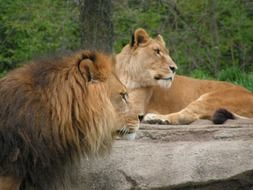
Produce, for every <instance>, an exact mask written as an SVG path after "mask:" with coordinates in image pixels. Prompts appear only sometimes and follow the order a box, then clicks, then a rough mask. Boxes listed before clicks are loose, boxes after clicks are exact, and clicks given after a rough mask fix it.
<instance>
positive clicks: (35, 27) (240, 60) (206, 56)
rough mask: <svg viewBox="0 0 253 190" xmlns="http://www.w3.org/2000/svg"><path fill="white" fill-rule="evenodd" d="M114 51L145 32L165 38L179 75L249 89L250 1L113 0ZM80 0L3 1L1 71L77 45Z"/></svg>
mask: <svg viewBox="0 0 253 190" xmlns="http://www.w3.org/2000/svg"><path fill="white" fill-rule="evenodd" d="M112 3H113V18H112V20H113V24H114V51H115V53H117V52H119V51H120V49H121V48H122V47H123V46H124V45H125V44H127V43H128V42H129V40H130V37H131V34H132V32H133V31H134V30H135V29H136V28H138V27H143V28H145V29H146V30H147V31H148V32H149V33H150V34H152V35H156V34H157V33H160V34H162V35H163V37H164V39H165V41H166V44H167V47H168V48H169V49H170V52H171V56H172V57H173V59H174V60H175V62H176V63H177V65H178V67H179V73H180V74H185V75H189V76H193V77H197V78H208V79H218V80H227V81H231V82H234V83H236V84H241V85H244V86H245V87H247V88H248V89H250V90H251V91H253V2H252V1H251V0H222V1H219V0H185V1H182V0H181V1H179V0H157V1H152V0H112ZM79 7H80V6H79V1H78V0H40V1H34V0H1V1H0V10H1V11H0V73H1V74H2V75H3V74H4V73H6V72H7V71H8V70H10V69H13V68H15V67H16V66H18V65H19V64H20V63H23V62H25V61H27V60H29V59H31V58H32V57H34V56H38V55H41V54H48V53H54V52H57V51H62V50H75V49H78V48H80V47H81V44H80V41H81V40H80V36H81V31H80V22H79V16H80V8H79Z"/></svg>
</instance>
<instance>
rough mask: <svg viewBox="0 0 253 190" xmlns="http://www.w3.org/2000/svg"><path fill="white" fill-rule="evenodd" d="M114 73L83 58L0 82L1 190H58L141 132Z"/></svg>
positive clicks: (47, 63) (109, 62)
mask: <svg viewBox="0 0 253 190" xmlns="http://www.w3.org/2000/svg"><path fill="white" fill-rule="evenodd" d="M114 65H115V64H114V61H113V59H112V58H111V57H110V56H107V55H105V54H103V53H98V52H93V51H88V50H81V51H78V52H76V53H72V54H68V55H65V56H60V57H55V58H47V59H45V58H44V59H41V60H36V61H32V62H31V63H30V64H26V65H24V66H22V67H20V68H17V69H15V70H13V71H11V72H10V73H9V74H7V75H6V76H5V77H4V78H2V79H1V80H0V150H1V154H0V189H5V190H18V189H26V190H27V189H38V190H40V189H41V190H45V189H59V187H58V185H60V184H62V183H64V182H65V180H66V179H67V178H68V174H69V173H71V172H70V171H71V166H75V163H77V162H78V161H79V160H80V158H81V157H83V156H85V157H87V158H92V157H94V156H99V155H103V154H105V153H108V152H109V150H110V148H111V145H112V142H113V139H114V138H115V137H116V136H118V135H124V134H126V133H133V132H135V131H136V130H137V129H138V118H137V116H136V119H135V116H134V115H131V113H129V106H130V105H129V104H130V103H129V100H128V94H127V89H126V87H125V86H124V85H123V84H122V83H121V82H120V80H119V79H118V78H117V77H116V75H115V73H114ZM64 187H66V186H64ZM60 189H61V188H60Z"/></svg>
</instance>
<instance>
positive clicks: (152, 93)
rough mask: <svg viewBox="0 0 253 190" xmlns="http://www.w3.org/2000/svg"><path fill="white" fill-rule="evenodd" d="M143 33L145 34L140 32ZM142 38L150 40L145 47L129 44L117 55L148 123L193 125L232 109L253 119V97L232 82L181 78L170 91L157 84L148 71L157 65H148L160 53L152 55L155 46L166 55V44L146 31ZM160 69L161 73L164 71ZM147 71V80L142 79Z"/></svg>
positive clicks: (125, 80) (124, 78) (136, 107)
mask: <svg viewBox="0 0 253 190" xmlns="http://www.w3.org/2000/svg"><path fill="white" fill-rule="evenodd" d="M140 30H141V31H142V33H139V31H140ZM143 33H145V35H143ZM139 35H141V36H142V39H143V38H146V40H144V43H143V44H141V45H140V46H137V47H132V48H129V45H127V46H126V47H124V48H123V49H122V51H121V52H120V53H119V54H118V55H117V69H118V71H117V73H118V76H119V78H120V79H121V80H122V81H123V83H124V84H125V85H126V86H127V88H128V89H129V91H130V99H132V102H135V103H134V107H133V108H132V109H133V111H134V112H142V113H143V114H146V115H145V117H144V121H145V122H149V123H155V122H158V123H168V124H189V123H191V122H193V121H195V120H197V119H211V117H212V115H213V113H214V112H215V111H216V110H217V109H219V108H225V109H228V110H229V111H231V112H233V113H235V114H237V115H240V116H243V117H253V94H252V93H251V92H249V91H248V90H246V89H245V88H243V87H240V86H237V85H233V84H231V83H228V82H221V81H214V80H199V79H193V78H190V77H186V76H178V75H177V76H175V78H174V80H173V82H172V85H171V86H170V88H168V87H167V88H164V86H162V85H160V83H159V82H157V83H156V84H154V83H155V82H156V81H155V80H154V78H153V77H152V76H151V75H148V74H149V73H150V72H149V73H148V72H147V70H148V69H149V67H153V68H155V66H154V63H153V64H150V65H149V66H147V63H149V62H150V60H152V59H154V58H153V57H156V54H155V53H153V54H150V51H151V50H152V48H153V46H154V45H157V44H159V46H160V47H159V48H160V51H163V53H165V54H166V51H164V50H163V49H165V48H166V47H165V43H164V44H163V43H159V41H158V40H157V39H152V38H150V37H149V36H148V34H147V33H146V32H145V31H143V30H142V29H138V30H136V32H135V36H136V37H135V39H138V38H140V37H138V36H139ZM156 48H157V47H156ZM139 52H141V53H139ZM167 56H169V55H167ZM131 62H132V63H131ZM133 63H135V64H133ZM171 64H173V63H172V62H171V61H166V60H163V63H162V64H161V63H159V65H163V66H164V65H165V66H166V65H167V68H168V70H169V68H170V65H171ZM130 66H131V67H130ZM159 67H160V66H159ZM159 67H158V68H157V73H159V72H160V71H159ZM122 68H123V69H122ZM145 72H146V75H145V77H142V76H144V75H143V74H142V73H145ZM153 72H155V71H153ZM141 77H142V78H141ZM149 81H150V82H149ZM133 84H134V85H133Z"/></svg>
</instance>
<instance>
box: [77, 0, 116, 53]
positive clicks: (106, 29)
mask: <svg viewBox="0 0 253 190" xmlns="http://www.w3.org/2000/svg"><path fill="white" fill-rule="evenodd" d="M80 1H81V4H80V6H81V14H80V21H81V27H80V29H81V43H82V44H81V46H82V48H84V49H90V50H97V51H103V52H106V53H111V52H112V46H113V24H112V20H111V19H112V2H111V0H80Z"/></svg>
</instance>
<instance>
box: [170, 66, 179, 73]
mask: <svg viewBox="0 0 253 190" xmlns="http://www.w3.org/2000/svg"><path fill="white" fill-rule="evenodd" d="M169 67H170V70H171V71H172V73H175V72H176V70H177V67H175V66H173V65H171V66H169Z"/></svg>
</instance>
